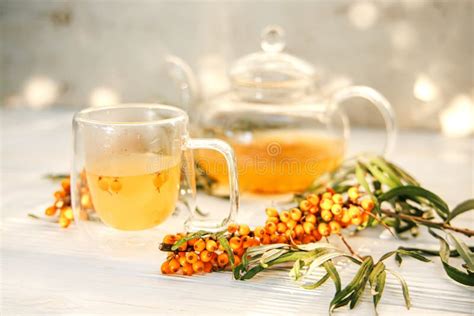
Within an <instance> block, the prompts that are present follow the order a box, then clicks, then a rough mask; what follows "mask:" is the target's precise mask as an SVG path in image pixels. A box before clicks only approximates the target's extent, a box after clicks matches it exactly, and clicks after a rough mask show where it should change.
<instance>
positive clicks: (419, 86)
mask: <svg viewBox="0 0 474 316" xmlns="http://www.w3.org/2000/svg"><path fill="white" fill-rule="evenodd" d="M438 94H439V91H438V88H437V87H436V85H435V84H434V82H433V80H432V79H431V78H430V77H428V76H427V75H424V74H420V75H419V76H418V77H417V79H416V81H415V85H414V86H413V95H414V96H415V98H417V99H418V100H420V101H423V102H430V101H433V100H435V99H436V98H437V97H438Z"/></svg>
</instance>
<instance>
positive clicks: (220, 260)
mask: <svg viewBox="0 0 474 316" xmlns="http://www.w3.org/2000/svg"><path fill="white" fill-rule="evenodd" d="M227 263H229V256H228V255H227V253H225V252H223V253H221V254H220V255H218V256H217V264H218V265H219V267H221V268H222V267H225V266H226V264H227Z"/></svg>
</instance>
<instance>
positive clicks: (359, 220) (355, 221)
mask: <svg viewBox="0 0 474 316" xmlns="http://www.w3.org/2000/svg"><path fill="white" fill-rule="evenodd" d="M351 224H352V225H356V226H359V225H360V224H362V215H357V216H356V217H352V219H351Z"/></svg>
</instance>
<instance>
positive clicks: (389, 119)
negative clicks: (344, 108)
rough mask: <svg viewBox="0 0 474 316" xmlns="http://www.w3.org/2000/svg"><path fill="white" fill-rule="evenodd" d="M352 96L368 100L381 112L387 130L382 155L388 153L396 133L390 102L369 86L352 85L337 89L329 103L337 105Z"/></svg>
mask: <svg viewBox="0 0 474 316" xmlns="http://www.w3.org/2000/svg"><path fill="white" fill-rule="evenodd" d="M354 97H360V98H363V99H366V100H368V101H369V102H370V103H372V104H373V105H374V106H375V107H376V108H377V109H378V110H379V112H380V113H381V114H382V117H383V119H384V121H385V129H386V131H387V136H386V139H385V145H384V148H383V151H382V155H384V156H387V155H389V154H390V152H391V151H392V150H393V146H394V145H395V140H396V135H397V128H396V124H395V113H394V112H393V108H392V106H391V105H390V102H388V100H387V99H386V98H385V97H384V96H383V95H382V94H380V93H379V92H377V91H376V90H374V89H372V88H370V87H366V86H352V87H347V88H343V89H341V90H339V91H337V92H336V93H335V94H334V95H333V97H332V100H331V101H332V102H331V105H333V106H336V107H339V105H340V104H341V103H342V102H344V101H346V100H348V99H350V98H354Z"/></svg>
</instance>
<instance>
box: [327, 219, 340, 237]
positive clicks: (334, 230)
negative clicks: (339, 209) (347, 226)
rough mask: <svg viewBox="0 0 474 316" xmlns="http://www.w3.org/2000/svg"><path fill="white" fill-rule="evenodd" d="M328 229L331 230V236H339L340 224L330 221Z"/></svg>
mask: <svg viewBox="0 0 474 316" xmlns="http://www.w3.org/2000/svg"><path fill="white" fill-rule="evenodd" d="M329 228H330V229H331V233H332V234H339V233H340V232H341V224H339V223H338V222H336V221H330V222H329Z"/></svg>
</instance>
